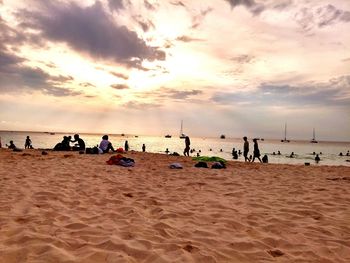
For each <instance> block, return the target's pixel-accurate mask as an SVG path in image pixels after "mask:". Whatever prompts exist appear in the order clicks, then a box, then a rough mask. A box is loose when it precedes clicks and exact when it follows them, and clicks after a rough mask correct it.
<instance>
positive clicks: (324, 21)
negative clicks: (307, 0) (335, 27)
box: [294, 4, 350, 31]
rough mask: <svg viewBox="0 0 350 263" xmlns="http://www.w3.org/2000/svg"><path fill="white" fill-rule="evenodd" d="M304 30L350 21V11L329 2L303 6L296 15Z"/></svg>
mask: <svg viewBox="0 0 350 263" xmlns="http://www.w3.org/2000/svg"><path fill="white" fill-rule="evenodd" d="M294 18H295V20H296V22H297V23H298V24H299V25H300V26H301V27H302V29H303V30H304V31H310V30H312V29H314V28H322V27H326V26H329V25H332V24H335V23H338V22H345V23H346V22H350V12H349V11H344V10H341V9H338V8H336V7H335V6H333V5H331V4H329V5H326V6H322V7H318V8H313V9H310V8H302V9H301V10H300V11H299V12H297V13H296V14H295V16H294Z"/></svg>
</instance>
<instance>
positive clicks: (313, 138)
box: [310, 128, 318, 143]
mask: <svg viewBox="0 0 350 263" xmlns="http://www.w3.org/2000/svg"><path fill="white" fill-rule="evenodd" d="M310 142H311V143H318V141H316V138H315V128H314V129H313V133H312V140H311V141H310Z"/></svg>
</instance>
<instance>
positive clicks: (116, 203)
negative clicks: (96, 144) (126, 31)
mask: <svg viewBox="0 0 350 263" xmlns="http://www.w3.org/2000/svg"><path fill="white" fill-rule="evenodd" d="M110 156H112V155H111V154H107V155H98V156H97V155H79V154H78V153H73V152H72V153H54V152H49V153H48V155H44V156H43V155H41V152H40V151H37V150H26V151H24V152H19V153H15V152H11V151H9V150H7V149H0V262H1V263H11V262H45V263H47V262H66V263H68V262H72V263H73V262H84V263H89V262H91V263H96V262H337V263H341V262H344V263H345V262H350V167H341V166H338V167H333V166H316V165H311V166H301V165H276V164H258V163H254V164H252V163H247V164H246V163H242V162H229V164H228V167H227V169H225V170H213V169H204V168H195V167H193V166H194V164H195V162H194V161H192V159H191V158H188V157H174V156H166V155H161V154H150V153H136V152H135V153H129V154H127V155H126V156H128V157H131V158H133V159H135V161H136V166H135V167H132V168H125V167H120V166H109V165H106V164H105V161H106V160H108V159H109V157H110ZM172 162H179V163H181V164H182V165H183V166H184V169H182V170H172V169H169V168H168V165H169V164H170V163H172Z"/></svg>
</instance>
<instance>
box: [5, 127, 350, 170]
mask: <svg viewBox="0 0 350 263" xmlns="http://www.w3.org/2000/svg"><path fill="white" fill-rule="evenodd" d="M65 135H67V136H68V135H71V136H72V137H73V135H74V134H67V133H49V132H22V131H0V138H1V143H2V147H6V144H9V141H10V140H13V141H14V144H15V145H16V146H17V147H18V148H24V142H25V139H26V136H30V138H31V140H32V144H33V147H34V148H35V149H52V148H53V147H54V146H55V145H56V144H57V143H59V142H61V141H62V139H63V136H65ZM102 136H103V134H80V137H81V138H82V139H83V140H84V141H85V144H86V146H87V147H93V146H96V145H98V144H99V142H100V141H101V137H102ZM190 139H191V149H194V152H193V153H192V154H191V155H192V156H197V154H199V155H200V156H218V157H222V158H224V159H226V160H232V149H233V148H235V149H236V150H237V151H238V150H241V151H243V139H242V138H227V137H226V138H225V139H221V138H210V137H198V138H196V137H191V138H190ZM109 140H110V141H111V142H112V144H113V146H114V148H120V147H123V146H124V143H125V141H126V140H127V141H128V143H129V148H130V150H134V151H142V145H143V144H145V145H146V152H152V153H163V154H166V149H168V150H169V152H170V153H173V152H177V153H179V154H181V155H182V154H183V150H184V148H185V142H184V139H180V138H179V136H172V137H171V138H165V136H145V135H132V134H125V135H124V134H114V135H113V134H111V135H109ZM248 141H249V144H250V152H249V154H253V142H252V140H251V139H249V138H248ZM73 144H74V143H72V144H71V145H72V146H73ZM258 144H259V149H260V152H261V157H262V156H264V155H265V154H266V155H267V156H268V160H269V163H283V164H304V163H310V164H311V165H343V166H350V156H347V153H349V151H350V142H326V141H319V142H318V143H310V141H294V140H291V141H290V142H289V143H286V142H281V141H280V140H270V139H264V140H262V139H260V140H258ZM278 151H280V153H281V155H277V153H278ZM292 152H293V153H294V157H293V158H291V157H290V155H291V153H292ZM273 153H275V155H274V154H273ZM314 153H315V154H319V157H320V158H321V161H320V162H319V163H316V162H315V160H314V159H315V155H314ZM340 153H342V154H343V156H339V154H340ZM237 161H241V162H244V157H243V156H242V155H240V156H239V158H238V160H237ZM256 161H258V160H256Z"/></svg>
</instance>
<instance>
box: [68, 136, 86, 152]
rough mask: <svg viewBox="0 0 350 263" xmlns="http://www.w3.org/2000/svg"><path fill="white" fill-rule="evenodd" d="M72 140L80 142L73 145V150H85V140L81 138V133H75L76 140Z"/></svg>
mask: <svg viewBox="0 0 350 263" xmlns="http://www.w3.org/2000/svg"><path fill="white" fill-rule="evenodd" d="M70 142H77V143H78V146H73V151H85V142H84V140H83V139H81V138H80V136H79V134H74V140H73V141H70Z"/></svg>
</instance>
